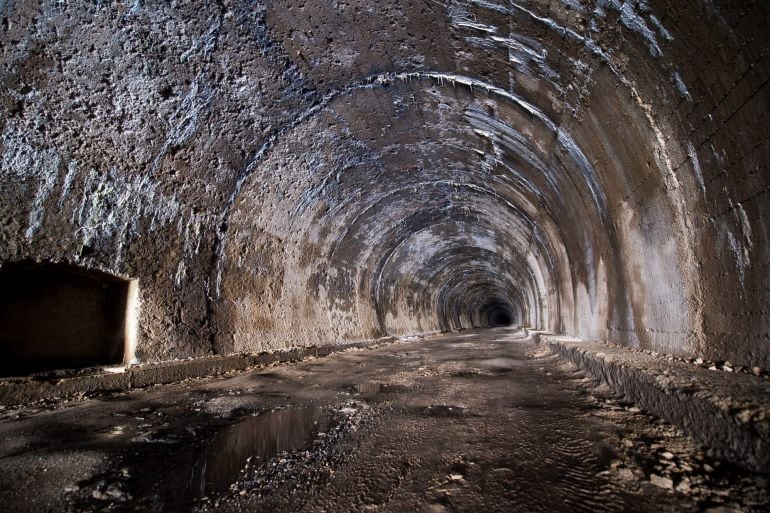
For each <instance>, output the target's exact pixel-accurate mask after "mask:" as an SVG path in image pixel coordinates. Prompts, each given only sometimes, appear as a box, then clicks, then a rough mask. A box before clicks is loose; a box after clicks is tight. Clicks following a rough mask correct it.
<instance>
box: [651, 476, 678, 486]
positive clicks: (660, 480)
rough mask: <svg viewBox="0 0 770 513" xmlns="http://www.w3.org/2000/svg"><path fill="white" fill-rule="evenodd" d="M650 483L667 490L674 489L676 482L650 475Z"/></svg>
mask: <svg viewBox="0 0 770 513" xmlns="http://www.w3.org/2000/svg"><path fill="white" fill-rule="evenodd" d="M650 483H652V484H654V485H655V486H658V487H660V488H665V489H667V490H673V489H674V482H673V481H672V480H671V479H670V478H668V477H661V476H659V475H657V474H650Z"/></svg>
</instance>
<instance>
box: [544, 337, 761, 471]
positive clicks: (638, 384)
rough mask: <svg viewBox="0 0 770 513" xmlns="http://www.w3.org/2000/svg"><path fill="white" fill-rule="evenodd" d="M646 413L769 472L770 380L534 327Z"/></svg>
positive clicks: (737, 460)
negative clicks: (545, 331) (705, 367)
mask: <svg viewBox="0 0 770 513" xmlns="http://www.w3.org/2000/svg"><path fill="white" fill-rule="evenodd" d="M529 335H531V336H532V337H533V338H534V339H535V340H536V341H537V342H539V343H540V344H544V345H546V346H548V347H549V348H550V349H551V351H552V352H554V353H555V354H557V355H560V356H562V357H564V358H566V359H568V360H570V361H572V362H573V363H574V364H575V365H577V366H578V367H580V368H581V369H583V370H584V371H586V372H588V373H590V374H592V375H593V376H594V377H595V378H597V379H599V380H601V381H603V382H605V383H606V384H607V385H609V386H610V387H611V388H612V389H613V390H614V391H615V392H617V393H620V394H623V395H625V396H626V397H627V398H628V399H629V400H631V401H633V402H634V403H636V404H637V405H638V406H639V407H640V408H641V409H642V410H644V411H645V412H647V413H650V414H653V415H655V416H657V417H660V418H662V419H664V420H666V421H668V422H670V423H671V424H674V425H676V426H678V427H680V428H681V429H682V430H683V431H684V432H685V433H686V434H688V435H689V436H690V437H692V438H693V439H694V440H695V441H697V442H699V443H701V444H702V445H703V446H704V447H705V448H706V449H707V450H710V451H711V452H712V453H713V455H714V456H715V457H717V458H720V459H723V460H726V461H729V462H732V463H735V464H737V465H739V466H741V467H744V468H748V469H750V470H754V471H759V472H770V381H769V380H767V379H765V378H760V377H757V376H752V375H748V374H739V373H730V372H724V371H711V370H707V369H704V368H702V367H699V366H696V365H693V364H690V363H687V362H682V361H677V360H673V359H672V358H670V357H666V356H665V355H653V354H648V353H645V352H641V351H631V350H629V349H626V348H621V347H615V346H609V345H607V344H603V343H600V342H586V341H583V340H579V339H574V338H569V337H563V336H557V335H553V334H549V333H544V332H534V331H530V332H529Z"/></svg>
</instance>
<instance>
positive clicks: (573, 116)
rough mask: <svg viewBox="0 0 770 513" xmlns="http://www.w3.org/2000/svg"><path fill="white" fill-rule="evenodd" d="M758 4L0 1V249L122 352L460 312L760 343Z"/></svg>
mask: <svg viewBox="0 0 770 513" xmlns="http://www.w3.org/2000/svg"><path fill="white" fill-rule="evenodd" d="M769 11H770V9H769V8H768V6H767V5H766V4H765V3H763V2H752V1H748V0H747V1H741V2H726V1H708V2H707V1H705V0H693V1H683V2H678V3H676V5H672V4H671V3H670V2H663V1H655V0H649V1H644V0H627V1H626V0H623V1H621V0H584V1H576V0H569V1H567V0H559V1H555V0H550V1H544V0H533V1H529V2H518V1H512V2H499V1H488V0H447V1H443V2H435V1H427V0H426V1H417V0H415V1H397V2H359V1H351V2H348V3H340V2H299V1H293V0H281V1H269V2H264V3H257V4H255V3H253V2H238V1H233V2H230V1H222V2H218V3H211V4H209V3H200V2H192V1H189V2H188V1H178V2H174V3H166V2H150V1H130V2H117V1H116V2H109V1H105V2H99V3H96V4H94V3H89V2H82V3H78V2H74V3H73V2H67V3H66V4H63V3H60V2H54V1H51V2H14V1H8V2H5V3H3V4H2V5H0V17H1V18H2V27H3V31H2V33H0V43H2V46H0V53H1V54H2V56H1V57H0V77H2V78H1V79H2V83H3V88H2V91H1V92H0V108H2V116H0V149H1V150H2V160H1V161H0V219H2V224H0V241H1V242H2V244H0V262H13V261H19V260H25V259H35V260H38V261H55V262H70V263H74V264H78V265H81V266H84V267H89V268H95V269H102V270H105V271H109V272H111V273H114V274H119V275H122V276H131V277H135V278H138V279H139V281H140V283H141V284H142V289H141V300H142V309H141V315H140V319H139V326H140V337H139V347H138V355H139V356H140V358H141V359H143V360H150V361H152V360H162V359H169V358H176V357H187V356H199V355H204V354H210V353H212V352H216V353H227V352H231V351H253V350H261V349H268V348H279V347H286V346H289V345H308V344H318V343H335V342H338V341H344V340H360V339H365V338H372V337H378V336H382V335H392V334H398V335H405V334H413V333H418V332H426V331H434V330H443V329H454V328H462V327H469V326H476V325H480V324H485V323H486V322H488V317H485V315H486V314H484V313H483V312H485V311H486V310H485V309H489V308H491V307H492V306H491V305H506V308H510V312H511V313H512V316H513V318H515V319H517V320H519V321H520V322H522V323H527V324H529V325H532V326H534V327H537V328H543V329H549V330H553V331H557V332H563V333H567V334H570V335H575V336H579V337H584V338H599V339H605V340H609V341H612V342H617V343H621V344H625V345H629V346H633V347H641V348H648V349H653V350H656V351H661V352H668V353H673V354H680V355H693V356H695V355H697V356H703V357H706V358H710V359H729V360H731V361H732V362H733V363H736V364H739V365H741V364H742V365H760V366H763V367H765V366H767V364H768V363H770V346H769V345H768V336H769V335H770V331H769V330H768V327H769V326H770V323H768V318H767V312H766V308H765V305H766V304H767V300H768V291H770V287H769V286H768V278H767V265H768V260H769V259H768V244H767V237H768V233H767V216H768V207H767V204H768V202H767V201H766V199H767V198H766V194H767V190H768V179H769V174H768V172H767V161H768V146H767V143H768V131H769V130H768V128H767V127H768V126H769V125H768V119H767V115H768V114H767V113H768V97H769V93H768V87H769V86H768V77H770V65H768V58H767V47H768V41H770V36H768V35H767V30H766V26H767V22H768V17H769V16H770V12H769Z"/></svg>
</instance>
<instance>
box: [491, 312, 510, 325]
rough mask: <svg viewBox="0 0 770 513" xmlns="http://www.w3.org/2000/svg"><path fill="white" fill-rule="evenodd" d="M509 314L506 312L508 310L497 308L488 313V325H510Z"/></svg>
mask: <svg viewBox="0 0 770 513" xmlns="http://www.w3.org/2000/svg"><path fill="white" fill-rule="evenodd" d="M511 321H512V319H511V316H510V314H508V312H504V311H502V310H497V311H495V312H493V313H492V314H490V316H489V325H490V326H510V325H511Z"/></svg>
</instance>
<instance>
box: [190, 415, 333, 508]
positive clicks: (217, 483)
mask: <svg viewBox="0 0 770 513" xmlns="http://www.w3.org/2000/svg"><path fill="white" fill-rule="evenodd" d="M333 424H334V419H333V416H332V413H331V412H330V411H329V410H324V409H322V408H317V407H316V408H294V409H285V410H275V411H272V412H268V413H263V414H261V415H258V416H256V417H250V418H248V419H246V420H242V421H240V422H238V423H236V424H233V425H231V426H228V427H226V428H225V429H223V430H222V431H220V432H219V433H217V434H216V435H214V437H213V438H212V439H211V440H210V441H209V443H207V444H206V446H205V448H204V450H203V452H202V453H201V455H200V456H199V457H198V458H197V460H196V461H195V462H194V464H193V466H192V469H191V471H190V477H189V481H188V490H189V491H190V492H191V493H192V494H193V495H194V496H195V497H197V498H201V497H204V496H207V495H211V494H215V493H219V492H223V491H226V490H227V489H228V488H229V487H230V484H232V483H234V482H235V481H236V480H237V479H238V476H239V474H240V472H241V470H242V469H243V468H244V467H245V466H246V463H247V461H248V462H250V463H251V464H253V465H260V464H262V463H264V462H266V461H267V460H269V459H270V458H273V457H274V456H277V455H278V454H281V453H282V452H284V451H295V450H301V449H307V448H309V447H310V446H311V445H312V444H313V441H314V440H315V439H316V438H318V437H319V435H320V434H321V433H325V432H327V431H328V430H329V429H330V428H331V427H333Z"/></svg>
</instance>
